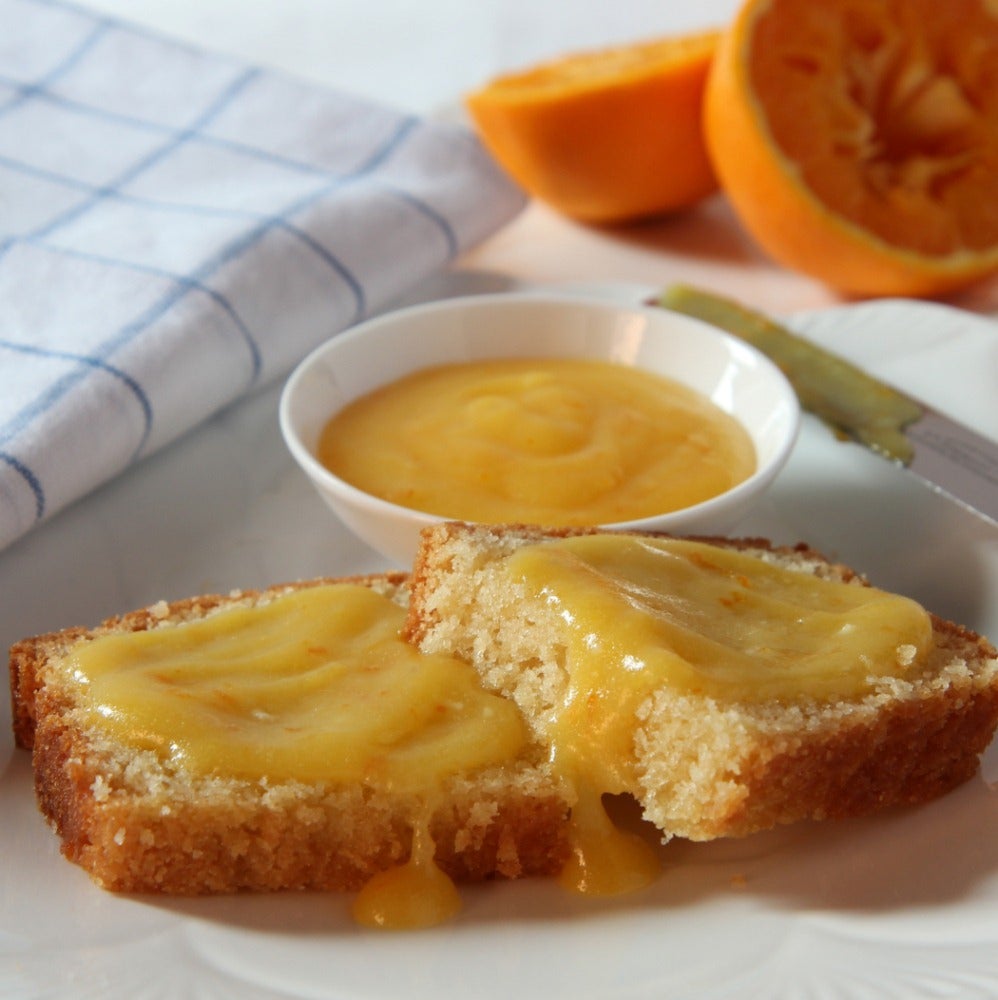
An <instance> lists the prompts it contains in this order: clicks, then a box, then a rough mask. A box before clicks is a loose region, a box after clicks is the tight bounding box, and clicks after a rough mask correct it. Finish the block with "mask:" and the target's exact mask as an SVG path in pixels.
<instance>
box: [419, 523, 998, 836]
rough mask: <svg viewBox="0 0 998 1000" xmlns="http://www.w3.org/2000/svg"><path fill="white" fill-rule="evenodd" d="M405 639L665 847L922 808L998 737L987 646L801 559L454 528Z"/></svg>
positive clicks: (770, 549) (426, 564) (792, 551)
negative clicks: (512, 710) (492, 701)
mask: <svg viewBox="0 0 998 1000" xmlns="http://www.w3.org/2000/svg"><path fill="white" fill-rule="evenodd" d="M406 631H407V635H408V636H409V638H410V639H411V640H412V641H414V642H416V643H417V644H418V645H419V646H420V648H421V649H422V650H424V651H427V652H445V651H446V652H448V653H451V654H455V655H457V656H460V657H462V658H464V659H466V660H468V661H469V662H471V663H472V664H473V665H474V666H475V668H476V669H477V670H478V672H479V674H480V675H481V677H482V678H483V681H484V682H485V684H486V686H488V687H490V688H492V689H494V690H496V691H499V692H501V693H503V694H505V695H507V696H509V697H512V698H513V699H514V700H515V701H516V702H517V704H518V705H519V706H520V707H521V709H522V710H523V712H524V714H525V715H526V717H527V718H528V719H529V720H530V722H531V725H532V726H533V728H534V730H535V731H536V733H537V734H538V736H539V738H540V739H541V740H543V741H545V742H548V743H550V744H551V745H552V748H553V749H552V754H553V760H554V761H555V763H556V765H558V766H559V767H560V768H561V769H562V771H563V773H564V774H565V775H566V777H567V778H568V779H569V780H570V781H572V782H574V783H576V785H577V786H578V787H579V788H582V787H585V786H587V785H588V786H589V789H590V791H595V792H596V793H597V794H602V793H607V792H609V793H619V792H624V793H629V794H631V795H633V796H634V797H635V798H636V799H637V800H638V802H639V803H640V804H641V807H642V809H643V812H644V815H645V817H646V818H647V819H649V820H651V821H652V822H653V823H654V824H655V825H656V826H657V827H658V828H659V829H660V830H661V831H662V833H663V835H664V836H665V837H670V836H682V837H686V838H690V839H694V840H707V839H712V838H715V837H721V836H739V835H744V834H748V833H751V832H753V831H757V830H762V829H766V828H769V827H773V826H775V825H777V824H781V823H789V822H793V821H796V820H802V819H806V818H811V819H822V818H827V817H847V816H858V815H863V814H867V813H870V812H873V811H875V810H878V809H882V808H885V807H888V806H893V805H901V804H912V803H919V802H923V801H926V800H929V799H931V798H934V797H936V796H938V795H941V794H942V793H944V792H946V791H948V790H949V789H951V788H953V787H954V786H956V785H957V784H959V783H961V782H962V781H964V780H966V779H967V778H969V777H970V776H971V775H972V774H973V773H974V772H975V771H976V769H977V766H978V757H979V754H980V753H982V752H983V750H984V749H985V748H986V747H987V745H988V743H989V742H990V740H991V739H992V736H993V734H994V731H995V727H996V724H998V659H996V653H995V650H994V648H993V647H992V646H991V645H990V643H988V642H987V641H986V640H985V639H983V638H981V637H980V636H978V635H977V634H975V633H974V632H972V631H971V630H969V629H966V628H963V627H961V626H959V625H956V624H954V623H952V622H947V621H943V620H942V619H940V618H938V617H935V616H933V615H931V614H930V613H928V612H927V611H925V610H924V609H922V608H921V607H919V606H918V605H917V604H915V603H914V602H912V601H909V600H907V599H905V598H903V597H899V596H897V595H892V594H886V593H884V592H883V591H879V590H876V589H875V588H872V587H869V586H868V585H867V583H866V581H865V580H863V579H862V578H861V577H859V576H858V575H857V574H856V573H854V572H853V571H851V570H849V569H848V568H846V567H844V566H840V565H836V564H833V563H831V562H829V561H828V560H827V559H825V558H824V557H822V556H821V555H820V554H818V553H816V552H814V551H812V550H810V549H808V548H806V547H802V546H801V547H795V548H781V547H775V546H772V545H770V544H769V543H768V542H765V541H760V540H741V541H734V540H717V539H715V540H681V539H670V538H667V537H665V536H652V535H644V536H636V535H625V534H607V533H599V532H587V531H581V532H543V531H540V530H536V529H532V528H525V527H515V526H508V527H502V526H498V527H480V526H479V527H472V526H468V525H463V524H456V523H451V524H444V525H440V526H436V527H433V528H429V529H427V530H426V531H425V532H424V535H423V542H422V548H421V551H420V553H419V555H418V557H417V560H416V564H415V566H414V571H413V576H412V593H411V603H410V611H409V618H408V623H407V626H406Z"/></svg>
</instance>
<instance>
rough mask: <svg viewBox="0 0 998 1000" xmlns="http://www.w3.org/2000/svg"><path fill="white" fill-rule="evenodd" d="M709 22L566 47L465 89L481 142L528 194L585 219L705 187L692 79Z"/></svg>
mask: <svg viewBox="0 0 998 1000" xmlns="http://www.w3.org/2000/svg"><path fill="white" fill-rule="evenodd" d="M718 38H719V33H718V32H705V33H702V34H697V35H689V36H684V37H678V38H667V39H660V40H656V41H650V42H641V43H637V44H633V45H625V46H620V47H617V48H610V49H604V50H599V51H592V52H582V53H578V54H573V55H568V56H565V57H563V58H561V59H557V60H554V61H552V62H548V63H544V64H542V65H539V66H536V67H534V68H532V69H529V70H526V71H524V72H521V73H515V74H510V75H505V76H501V77H497V78H496V79H494V80H492V81H491V82H489V83H487V84H486V85H484V86H483V87H482V88H480V89H479V90H477V91H475V92H474V93H471V94H469V95H468V96H467V98H466V100H465V104H466V107H467V109H468V111H469V113H470V115H471V118H472V120H473V121H474V123H475V126H476V127H477V130H478V132H479V135H480V136H481V138H482V141H483V143H484V144H485V145H486V147H487V148H488V149H489V150H490V151H491V152H492V154H493V156H494V157H495V158H496V160H497V161H498V162H499V164H500V165H501V166H502V167H504V168H505V170H506V171H507V172H508V173H509V174H510V176H512V177H513V179H514V180H516V181H517V182H519V184H520V185H521V186H522V187H523V188H524V189H525V190H526V191H528V192H529V193H530V194H532V195H534V196H535V197H537V198H539V199H541V200H543V201H545V202H547V203H548V204H550V205H551V206H553V207H554V208H556V209H557V210H558V211H560V212H563V213H565V214H566V215H570V216H573V217H575V218H577V219H581V220H585V221H587V222H601V223H603V222H621V221H625V220H630V219H634V218H640V217H643V216H651V215H658V214H662V213H667V212H672V211H676V210H679V209H683V208H686V207H688V206H690V205H692V204H694V203H696V202H697V201H699V200H700V199H702V198H704V197H705V196H706V195H708V194H710V193H711V192H713V191H714V190H715V189H716V186H717V182H716V180H715V178H714V173H713V170H712V169H711V165H710V160H709V158H708V156H707V150H706V147H705V144H704V139H703V130H702V127H701V112H702V103H703V91H704V86H705V83H706V78H707V70H708V68H709V65H710V60H711V56H712V54H713V52H714V49H715V47H716V44H717V41H718Z"/></svg>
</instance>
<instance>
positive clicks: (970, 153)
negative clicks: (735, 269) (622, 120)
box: [704, 0, 998, 296]
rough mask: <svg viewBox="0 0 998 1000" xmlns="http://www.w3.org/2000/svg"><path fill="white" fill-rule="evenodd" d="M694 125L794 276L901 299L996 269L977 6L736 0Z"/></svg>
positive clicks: (996, 187)
mask: <svg viewBox="0 0 998 1000" xmlns="http://www.w3.org/2000/svg"><path fill="white" fill-rule="evenodd" d="M704 128H705V133H706V137H707V143H708V147H709V149H710V153H711V157H712V160H713V164H714V168H715V170H716V171H717V174H718V177H719V178H720V181H721V185H722V187H723V188H724V190H725V193H726V195H727V196H728V198H729V200H730V201H731V203H732V205H733V206H734V208H735V211H736V213H737V214H738V216H739V217H740V218H741V221H742V222H743V223H744V226H745V228H746V229H747V230H748V231H749V232H750V233H751V234H752V235H753V236H754V237H755V239H756V240H757V241H758V243H759V244H760V245H761V246H762V248H763V249H765V250H766V251H768V252H769V254H770V255H772V257H774V258H775V259H776V260H778V261H780V262H782V263H783V264H785V265H787V266H789V267H791V268H795V269H797V270H800V271H802V272H805V273H808V274H810V275H812V276H814V277H816V278H818V279H820V280H822V281H824V282H826V283H828V284H829V285H831V286H834V287H836V288H838V289H840V290H842V291H845V292H848V293H854V294H858V295H913V296H925V295H934V294H937V293H941V292H945V291H948V290H951V289H956V288H959V287H961V286H964V285H967V284H969V283H971V282H972V281H975V280H977V279H979V278H981V277H982V276H984V275H987V274H990V273H992V272H994V271H996V270H998V8H996V6H995V5H994V4H993V3H991V2H989V0H820V2H815V0H748V2H747V3H745V4H744V6H743V7H742V8H741V9H740V11H739V13H738V15H737V18H736V20H735V21H734V23H733V24H732V26H731V27H730V28H729V29H728V30H727V31H726V32H725V34H724V37H723V39H722V41H721V43H720V45H719V48H718V51H717V53H716V56H715V59H714V62H713V65H712V69H711V73H710V78H709V81H708V84H707V91H706V95H705V108H704Z"/></svg>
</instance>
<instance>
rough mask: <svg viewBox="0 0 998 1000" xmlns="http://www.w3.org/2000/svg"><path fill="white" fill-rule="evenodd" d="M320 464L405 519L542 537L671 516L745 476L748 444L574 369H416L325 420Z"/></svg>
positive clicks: (698, 417)
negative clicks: (534, 528) (413, 513)
mask: <svg viewBox="0 0 998 1000" xmlns="http://www.w3.org/2000/svg"><path fill="white" fill-rule="evenodd" d="M318 456H319V460H320V461H321V462H322V463H323V465H325V466H326V467H327V468H328V469H330V470H331V471H332V472H333V473H335V474H336V475H337V476H339V477H340V478H341V479H344V480H346V481H347V482H348V483H350V484H352V485H353V486H356V487H358V488H359V489H362V490H364V491H365V492H367V493H370V494H372V495H374V496H377V497H380V498H381V499H383V500H388V501H390V502H392V503H395V504H399V505H401V506H404V507H409V508H414V509H416V510H421V511H424V512H426V513H430V514H436V515H439V516H442V517H448V518H455V519H460V520H467V521H478V522H485V523H502V522H509V521H518V522H529V523H534V524H546V525H551V526H573V525H587V524H611V523H615V522H618V521H629V520H634V519H637V518H643V517H651V516H654V515H657V514H662V513H667V512H670V511H675V510H680V509H682V508H684V507H688V506H691V505H693V504H696V503H699V502H701V501H704V500H708V499H710V498H711V497H714V496H717V495H719V494H721V493H724V492H725V491H726V490H728V489H730V488H731V487H732V486H735V485H737V484H738V483H739V482H741V481H743V480H745V479H747V478H748V477H749V476H750V475H751V474H752V473H753V472H754V471H755V468H756V454H755V448H754V445H753V443H752V440H751V438H750V437H749V434H748V432H747V431H746V430H745V428H744V427H743V426H742V425H741V424H740V423H739V422H738V421H737V420H736V419H735V418H734V417H732V416H730V415H729V414H727V413H725V412H724V411H723V410H722V409H721V408H720V407H718V406H717V405H716V404H714V403H713V402H712V401H711V400H709V399H708V398H707V397H706V396H705V395H703V394H702V393H699V392H697V391H696V390H693V389H690V388H688V387H687V386H684V385H682V384H680V383H679V382H677V381H674V380H672V379H668V378H664V377H662V376H659V375H655V374H652V373H649V372H646V371H643V370H640V369H637V368H632V367H630V366H628V365H625V364H618V363H614V362H609V361H595V360H590V359H579V358H517V359H500V360H489V361H474V362H459V363H455V364H447V365H440V366H437V367H432V368H427V369H424V370H422V371H417V372H415V373H414V374H412V375H409V376H406V377H405V378H402V379H400V380H398V381H395V382H391V383H389V384H387V385H385V386H383V387H381V388H379V389H377V390H375V391H373V392H371V393H369V394H368V395H365V396H362V397H361V398H359V399H357V400H355V401H354V402H352V403H350V404H349V405H348V406H346V407H345V408H344V409H343V410H341V411H339V412H338V413H336V414H335V415H334V416H333V417H332V418H331V419H330V420H329V422H328V423H327V425H326V427H325V428H324V430H323V433H322V436H321V439H320V443H319V451H318Z"/></svg>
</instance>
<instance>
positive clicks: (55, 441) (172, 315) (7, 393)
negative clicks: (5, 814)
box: [0, 0, 524, 547]
mask: <svg viewBox="0 0 998 1000" xmlns="http://www.w3.org/2000/svg"><path fill="white" fill-rule="evenodd" d="M0 23H2V24H3V25H4V29H3V31H2V32H0V547H3V546H4V545H7V544H9V543H10V542H11V541H12V540H14V539H15V538H17V537H19V536H21V535H23V534H24V533H25V532H26V531H28V530H29V529H30V528H31V527H32V526H33V525H36V524H38V523H40V522H41V521H43V520H44V519H45V518H47V517H49V516H50V515H52V514H53V513H55V512H56V511H58V510H59V509H61V508H62V507H64V506H65V505H66V504H68V503H70V502H71V501H73V500H74V499H76V498H78V497H80V496H82V495H83V494H85V493H87V492H88V491H90V490H91V489H93V488H94V487H96V486H98V485H99V484H101V483H103V482H105V481H106V480H108V479H109V478H110V477H112V476H114V475H116V474H117V473H119V472H120V471H121V470H123V469H125V468H126V467H128V466H129V465H130V464H132V463H133V462H135V461H136V460H138V459H140V458H141V457H143V456H145V455H148V454H150V453H151V452H153V451H155V450H156V449H157V448H159V447H160V446H162V445H164V444H166V443H167V442H169V441H171V440H173V439H174V438H176V437H177V436H178V435H180V434H181V433H183V432H184V431H186V430H188V429H189V428H191V427H193V426H194V425H195V424H197V423H199V422H200V421H202V420H204V419H205V418H207V417H208V416H210V415H211V414H213V413H215V412H217V411H218V410H219V409H221V408H222V407H224V406H225V405H226V404H228V403H230V402H232V401H233V400H235V399H236V398H238V397H240V396H241V395H242V394H244V393H246V392H247V391H249V390H252V389H254V388H257V387H259V386H261V385H263V384H265V383H267V382H268V381H271V380H273V379H274V378H276V377H277V376H280V375H283V374H286V373H287V372H288V371H289V370H290V368H291V367H293V365H294V364H295V363H296V362H297V361H298V360H300V359H301V358H302V357H303V356H304V355H305V354H306V353H307V352H308V351H309V350H310V349H311V348H313V347H314V346H316V344H318V343H320V342H321V341H322V340H324V339H326V338H327V337H329V336H331V335H332V334H334V333H336V332H338V331H340V330H342V329H343V328H345V327H347V326H349V325H350V324H352V323H355V322H357V321H358V320H360V319H362V318H363V317H364V316H366V315H368V314H370V313H371V312H372V311H374V310H376V309H377V308H378V307H379V306H381V305H384V304H386V303H387V302H389V301H391V299H393V298H394V297H396V296H398V295H400V294H402V293H403V292H405V291H406V290H408V289H410V288H411V287H412V286H414V285H415V284H416V283H418V282H419V281H420V280H421V279H422V278H424V277H426V276H427V275H429V274H431V273H432V272H434V271H435V270H437V269H440V268H441V267H443V266H444V265H445V264H447V263H448V262H449V261H451V260H452V259H453V258H454V257H455V256H456V255H457V254H459V253H461V252H462V251H463V250H465V249H466V248H468V247H470V246H473V245H474V244H476V243H477V242H479V241H480V240H482V239H484V238H485V237H486V236H488V235H489V234H490V233H492V232H493V231H495V230H496V229H497V228H499V227H500V226H501V225H503V224H504V223H505V222H507V221H509V220H510V219H511V218H512V217H513V216H514V215H515V214H516V213H517V212H518V211H519V210H520V209H521V208H522V207H523V204H524V199H523V196H522V195H521V194H520V192H519V191H518V190H516V189H515V188H514V187H513V186H512V185H511V184H510V183H509V182H508V181H507V180H506V179H505V177H504V176H503V175H502V174H501V172H500V171H499V170H498V169H497V168H496V167H495V166H494V165H493V163H492V161H491V160H490V159H489V158H488V156H487V155H486V154H485V153H484V151H483V150H482V148H481V146H480V145H479V144H478V142H477V141H476V139H475V138H474V136H473V135H472V134H471V133H470V132H469V131H467V130H466V129H463V128H461V127H457V126H454V125H445V124H441V123H435V122H429V121H425V120H422V119H418V118H414V117H412V116H409V115H405V114H402V113H399V112H397V111H395V110H393V109H389V108H385V107H382V106H378V105H376V104H372V103H370V102H367V101H364V100H362V99H358V98H356V97H353V96H348V95H345V94H341V93H337V92H331V91H329V90H324V89H321V88H318V87H315V86H311V85H306V84H303V83H301V82H298V81H296V80H294V79H291V78H288V77H286V76H283V75H280V74H277V73H274V72H269V71H263V70H261V69H258V68H254V67H251V66H247V65H245V64H242V63H240V62H238V61H236V60H232V59H228V58H223V57H220V56H218V55H215V54H212V53H208V52H204V51H200V50H198V49H195V48H192V47H190V46H186V45H181V44H177V43H175V42H173V41H170V40H167V39H165V38H163V37H159V36H157V35H155V34H150V33H148V32H144V31H141V30H137V29H135V28H133V27H130V26H128V25H126V24H123V23H121V22H119V21H116V20H111V19H108V18H105V17H101V16H95V15H94V14H93V13H92V12H89V11H87V10H85V9H83V8H80V7H76V6H72V5H69V4H66V3H62V2H55V0H0Z"/></svg>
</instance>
